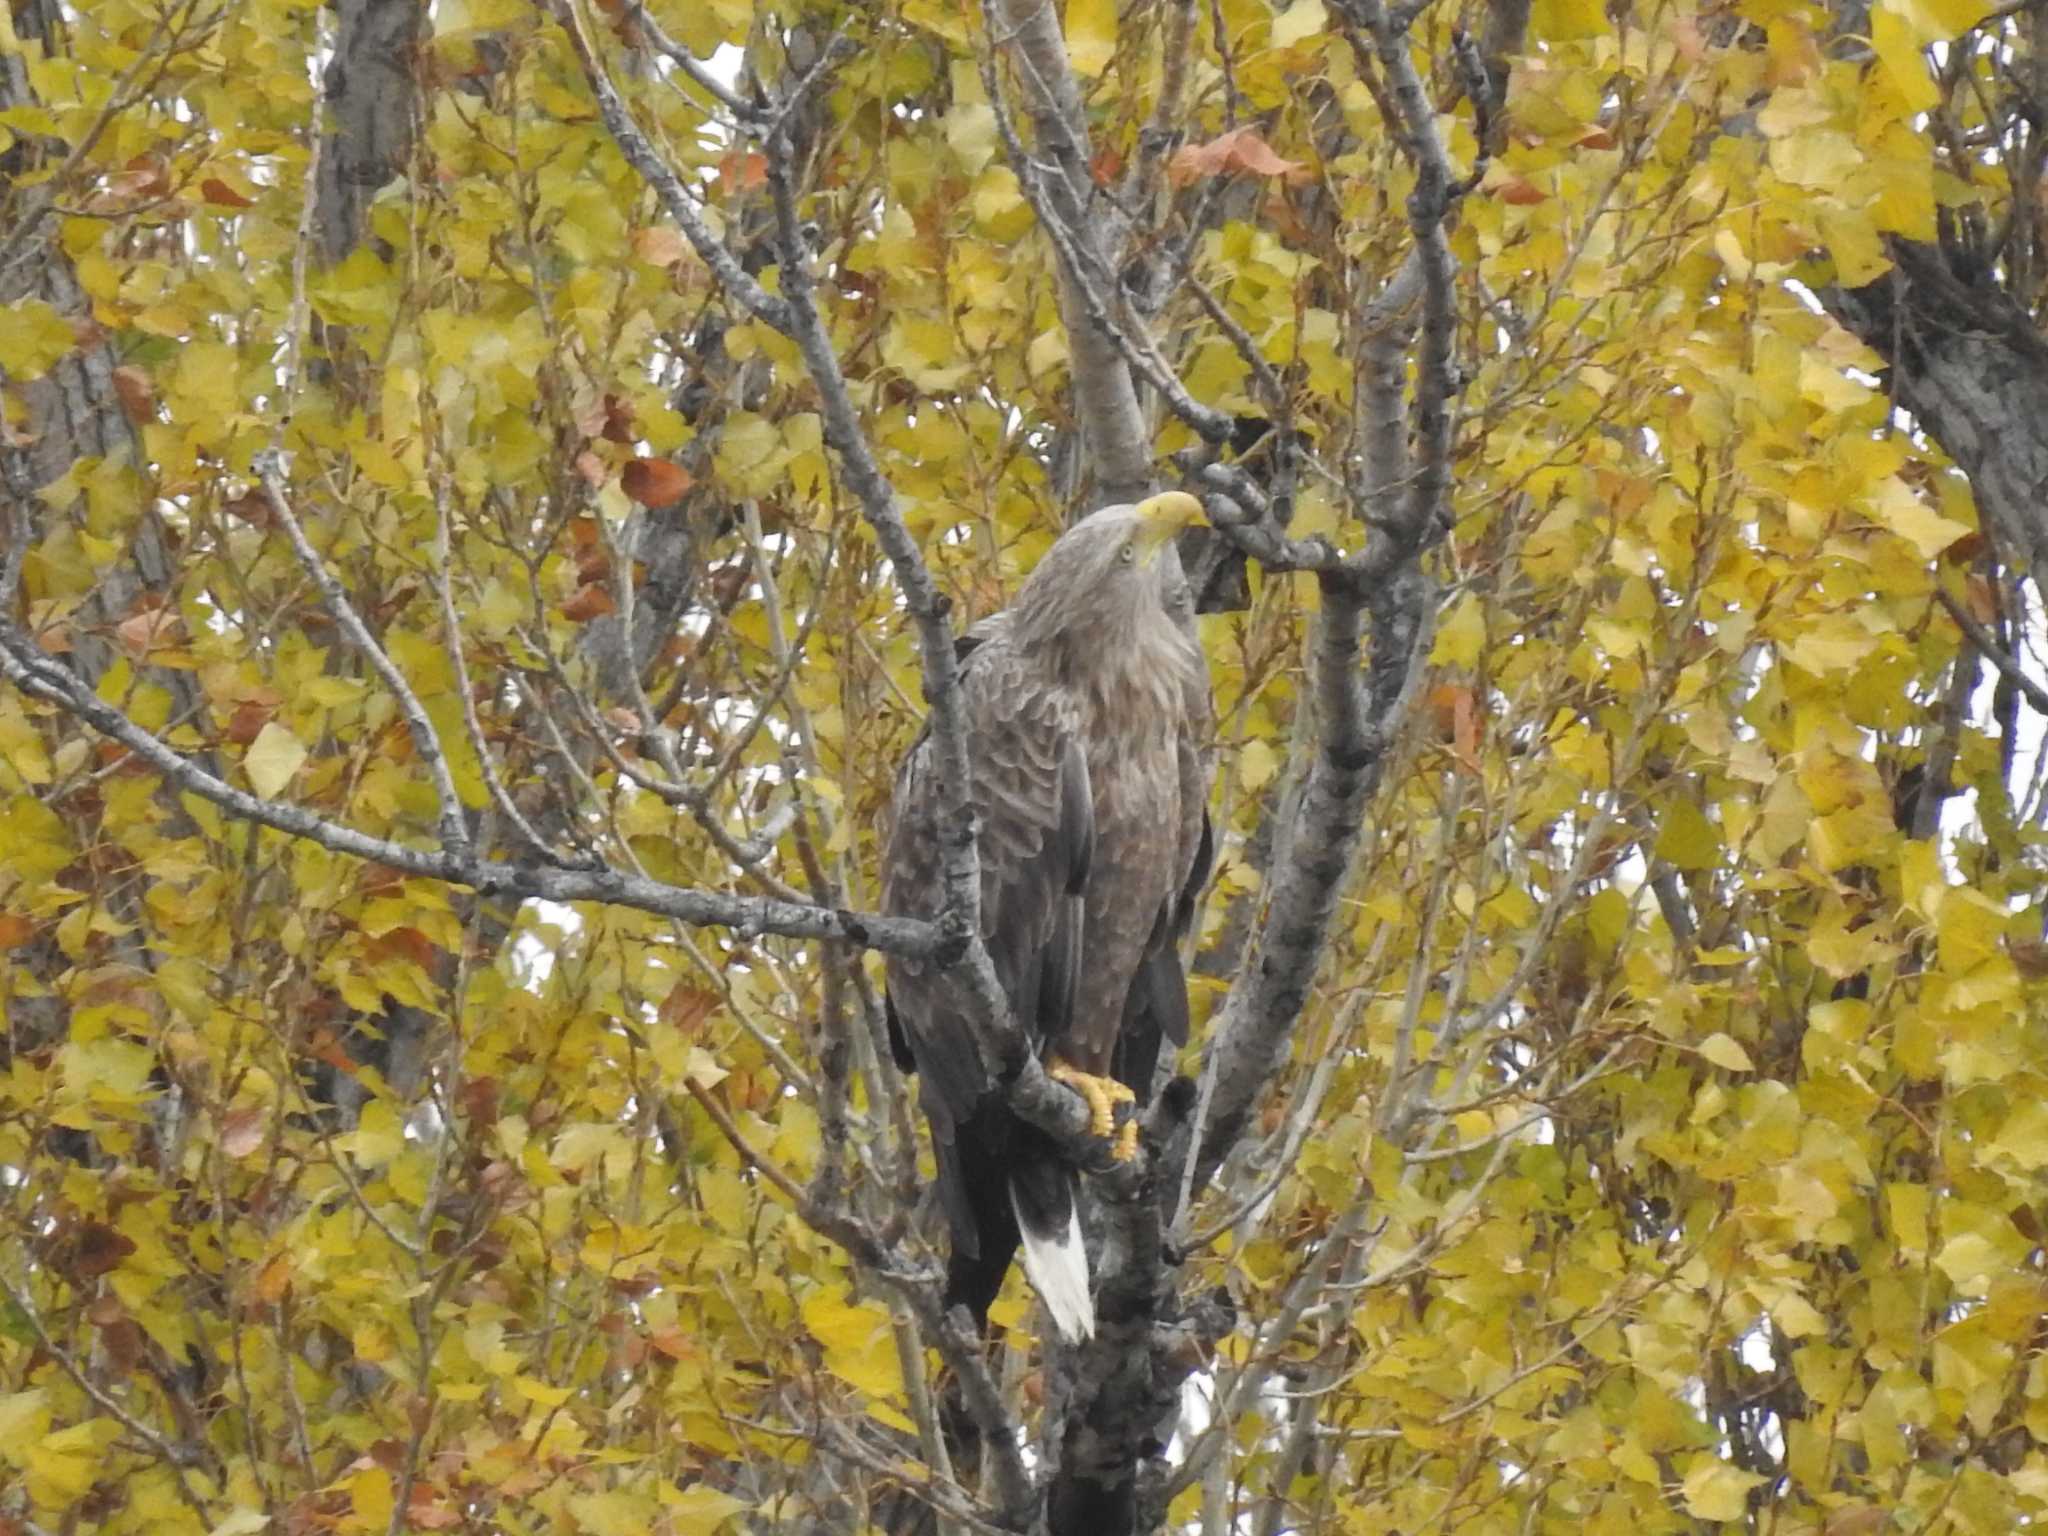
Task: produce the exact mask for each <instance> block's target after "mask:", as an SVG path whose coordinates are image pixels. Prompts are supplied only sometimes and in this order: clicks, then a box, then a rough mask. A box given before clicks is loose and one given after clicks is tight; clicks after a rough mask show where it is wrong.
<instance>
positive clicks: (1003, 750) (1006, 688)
mask: <svg viewBox="0 0 2048 1536" xmlns="http://www.w3.org/2000/svg"><path fill="white" fill-rule="evenodd" d="M961 702H962V704H963V706H964V708H965V712H966V715H967V729H968V755H969V758H970V762H971V765H972V768H973V774H974V809H975V818H976V823H977V826H978V829H979V833H980V856H981V930H982V938H983V941H984V942H985V943H986V944H987V946H988V951H989V958H990V960H991V961H992V962H993V963H994V966H995V971H996V977H997V979H998V981H1000V982H1001V984H1002V988H1003V992H1004V995H1005V996H1006V997H1007V998H1008V999H1009V1001H1010V1006H1011V1010H1012V1012H1013V1013H1014V1015H1015V1016H1016V1018H1017V1020H1018V1022H1019V1023H1021V1024H1022V1025H1023V1026H1024V1027H1025V1029H1026V1030H1027V1031H1028V1032H1029V1033H1030V1034H1031V1035H1032V1036H1033V1037H1034V1039H1043V1038H1045V1037H1046V1036H1047V1035H1053V1036H1058V1035H1060V1034H1062V1033H1064V1031H1065V1029H1066V1026H1067V1022H1068V1019H1069V1018H1070V1017H1071V1015H1072V1012H1073V1007H1074V988H1075V984H1076V981H1077V978H1078V977H1079V975H1080V968H1081V926H1082V909H1081V892H1082V890H1083V887H1084V886H1085V884H1086V881H1087V878H1088V861H1089V857H1090V854H1091V851H1092V848H1093V844H1094V824H1093V812H1092V809H1091V807H1092V803H1093V802H1092V798H1091V796H1090V793H1089V786H1088V764H1087V759H1086V757H1085V756H1084V755H1083V753H1082V751H1081V747H1080V742H1079V740H1078V737H1077V732H1076V729H1075V724H1076V722H1075V717H1074V710H1073V707H1072V704H1071V702H1070V701H1069V700H1068V699H1067V697H1066V696H1065V694H1064V693H1063V692H1062V691H1061V690H1060V688H1059V687H1058V686H1057V684H1055V683H1053V682H1052V681H1051V680H1049V679H1046V678H1043V677H1040V676H1037V675H1035V674H1034V673H1033V672H1032V671H1031V670H1030V669H1029V668H1028V667H1026V666H1025V665H1024V663H1023V661H1022V660H1021V658H1019V656H1018V655H1017V653H1016V651H1015V650H1014V649H1013V648H1012V647H1011V646H1010V645H1009V644H1008V642H1007V639H1006V637H1005V636H1004V635H1003V633H1002V631H1001V629H1000V628H999V627H998V628H996V629H995V630H993V631H992V632H983V633H982V634H981V635H980V636H979V643H978V644H977V645H976V646H975V647H974V648H973V649H972V650H971V651H970V652H969V653H968V655H967V657H966V663H965V666H964V668H963V672H962V677H961ZM934 755H935V754H934V750H933V745H932V742H931V740H930V738H929V736H926V737H925V738H923V739H920V740H919V742H918V743H917V745H916V746H915V747H914V748H912V750H911V752H910V755H909V756H908V757H907V758H906V759H905V761H904V765H903V769H902V772H901V773H900V774H899V776H898V778H897V784H896V796H895V804H894V811H893V815H892V819H891V827H890V835H889V841H888V846H887V849H886V851H885V853H884V857H883V879H882V908H883V910H884V911H886V912H890V913H895V914H900V915H903V916H910V917H924V918H931V917H936V916H937V915H938V913H939V909H940V907H941V905H942V903H943V900H944V885H943V878H942V873H941V870H942V859H941V854H942V849H941V845H940V840H939V827H938V780H937V764H936V763H935V761H934ZM889 1006H890V1011H891V1015H892V1024H893V1026H894V1028H893V1032H892V1033H893V1037H894V1039H895V1043H896V1045H897V1048H898V1056H899V1060H900V1059H901V1057H902V1056H904V1055H908V1056H909V1058H910V1063H909V1065H914V1066H915V1068H916V1070H917V1071H918V1073H919V1074H920V1076H921V1077H922V1078H923V1080H924V1092H923V1097H924V1100H925V1107H926V1110H927V1112H928V1113H930V1114H931V1115H932V1118H933V1123H934V1129H935V1131H937V1132H938V1133H939V1134H940V1135H941V1136H942V1137H949V1136H950V1133H951V1130H952V1127H953V1126H955V1125H958V1124H960V1123H962V1122H963V1121H965V1120H966V1119H967V1118H968V1117H969V1116H970V1115H971V1114H972V1112H973V1110H974V1107H975V1103H976V1101H977V1100H979V1099H980V1098H981V1097H982V1096H983V1095H984V1094H986V1093H987V1092H988V1088H989V1084H990V1081H991V1072H990V1070H989V1067H988V1066H987V1064H985V1063H984V1062H983V1060H982V1057H981V1052H980V1050H979V1047H978V1045H977V1042H976V1040H975V1038H974V1034H973V1031H972V1029H971V1028H970V1027H969V1026H968V1024H967V1023H966V1021H965V1020H964V1019H962V1018H961V1017H960V1015H959V1013H958V1010H957V1008H956V1007H955V1006H954V1004H953V1000H952V999H951V998H950V997H949V996H948V989H947V987H946V986H945V984H944V983H943V980H942V978H940V977H939V976H937V975H936V974H934V973H933V972H932V971H930V970H929V969H927V968H926V967H924V966H921V965H919V964H918V963H916V962H911V961H904V960H902V959H900V958H899V959H894V960H892V961H891V963H890V967H889Z"/></svg>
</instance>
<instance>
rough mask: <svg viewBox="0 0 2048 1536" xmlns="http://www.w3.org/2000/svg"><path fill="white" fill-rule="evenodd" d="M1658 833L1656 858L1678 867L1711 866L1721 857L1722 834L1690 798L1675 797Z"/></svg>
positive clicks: (1700, 867) (1697, 867) (1699, 867)
mask: <svg viewBox="0 0 2048 1536" xmlns="http://www.w3.org/2000/svg"><path fill="white" fill-rule="evenodd" d="M1663 822H1664V825H1663V827H1662V828H1661V829H1660V830H1659V832H1658V833H1657V848H1656V853H1657V857H1658V858H1660V859H1662V860H1664V861H1665V862H1666V863H1668V864H1670V865H1672V866H1674V867H1675V868H1678V869H1711V868H1712V867H1713V866H1714V865H1715V864H1716V863H1718V862H1719V860H1720V857H1721V838H1720V834H1719V833H1717V832H1716V831H1715V830H1714V824H1713V823H1712V822H1711V821H1709V820H1707V817H1706V813H1705V812H1704V811H1702V810H1701V809H1700V808H1699V807H1698V806H1696V805H1694V804H1693V803H1692V802H1691V801H1690V800H1674V801H1672V802H1671V803H1670V804H1669V805H1668V806H1667V807H1666V808H1665V811H1664V816H1663Z"/></svg>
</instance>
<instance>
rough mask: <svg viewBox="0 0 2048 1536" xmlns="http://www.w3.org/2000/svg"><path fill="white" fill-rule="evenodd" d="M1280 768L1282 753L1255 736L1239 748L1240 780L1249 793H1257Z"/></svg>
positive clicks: (1238, 766)
mask: <svg viewBox="0 0 2048 1536" xmlns="http://www.w3.org/2000/svg"><path fill="white" fill-rule="evenodd" d="M1279 769H1280V754H1279V753H1277V752H1275V751H1274V750H1273V748H1272V747H1271V746H1270V745H1269V744H1267V743H1266V742H1265V741H1264V740H1262V739H1261V738H1259V737H1257V736H1254V737H1253V738H1252V739H1251V740H1250V741H1247V742H1246V743H1245V744H1244V745H1243V746H1242V747H1240V748H1238V750H1237V777H1238V782H1239V783H1240V784H1242V785H1243V786H1244V788H1245V792H1246V793H1247V794H1254V795H1255V794H1257V793H1258V792H1259V791H1260V790H1261V789H1263V788H1264V787H1265V786H1266V785H1267V784H1268V783H1269V782H1270V781H1271V780H1272V777H1273V775H1274V774H1275V773H1277V772H1278V771H1279Z"/></svg>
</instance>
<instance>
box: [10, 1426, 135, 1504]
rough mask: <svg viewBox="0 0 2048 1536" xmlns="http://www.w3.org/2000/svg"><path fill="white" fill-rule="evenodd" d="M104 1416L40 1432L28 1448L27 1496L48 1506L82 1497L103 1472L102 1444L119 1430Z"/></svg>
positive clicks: (111, 1439) (67, 1502)
mask: <svg viewBox="0 0 2048 1536" xmlns="http://www.w3.org/2000/svg"><path fill="white" fill-rule="evenodd" d="M120 1432H121V1431H120V1427H119V1426H118V1425H116V1424H114V1423H113V1422H112V1421H111V1420H108V1419H88V1420H87V1421H86V1422H85V1423H83V1424H74V1425H72V1426H71V1427H70V1428H69V1429H60V1430H57V1431H56V1432H55V1433H54V1434H48V1435H45V1436H43V1438H42V1439H41V1440H38V1441H37V1442H36V1443H35V1444H33V1445H31V1446H30V1447H29V1448H28V1451H27V1454H26V1458H25V1459H26V1460H27V1463H28V1492H29V1497H30V1498H32V1499H34V1500H35V1501H36V1502H37V1503H38V1504H42V1505H46V1506H48V1507H49V1508H52V1509H61V1508H63V1507H64V1506H65V1505H67V1504H70V1503H72V1502H74V1501H75V1500H78V1499H82V1498H84V1497H85V1495H86V1494H88V1493H90V1492H91V1491H92V1487H93V1484H95V1483H97V1482H98V1481H99V1480H100V1475H101V1474H102V1473H103V1472H105V1471H106V1470H107V1469H106V1466H105V1462H104V1460H103V1457H104V1453H105V1451H106V1448H107V1446H108V1445H109V1444H111V1443H112V1441H113V1440H114V1439H115V1437H116V1436H118V1435H119V1434H120Z"/></svg>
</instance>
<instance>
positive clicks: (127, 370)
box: [114, 363, 156, 426]
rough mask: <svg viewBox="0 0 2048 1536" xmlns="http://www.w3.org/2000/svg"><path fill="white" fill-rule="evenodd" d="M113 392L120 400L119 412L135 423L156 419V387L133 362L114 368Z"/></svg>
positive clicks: (139, 424)
mask: <svg viewBox="0 0 2048 1536" xmlns="http://www.w3.org/2000/svg"><path fill="white" fill-rule="evenodd" d="M114 393H115V395H116V396H118V397H119V399H120V401H121V413H122V414H123V415H124V416H126V417H127V418H128V419H129V420H130V421H131V422H133V423H135V425H137V426H141V425H142V423H144V422H145V421H154V420H156V389H155V387H154V386H153V385H152V384H151V383H150V382H149V375H148V374H147V373H145V372H143V371H142V370H141V369H140V368H138V367H136V366H135V365H134V364H133V363H123V364H122V365H121V366H120V367H118V368H116V369H115V370H114Z"/></svg>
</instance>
